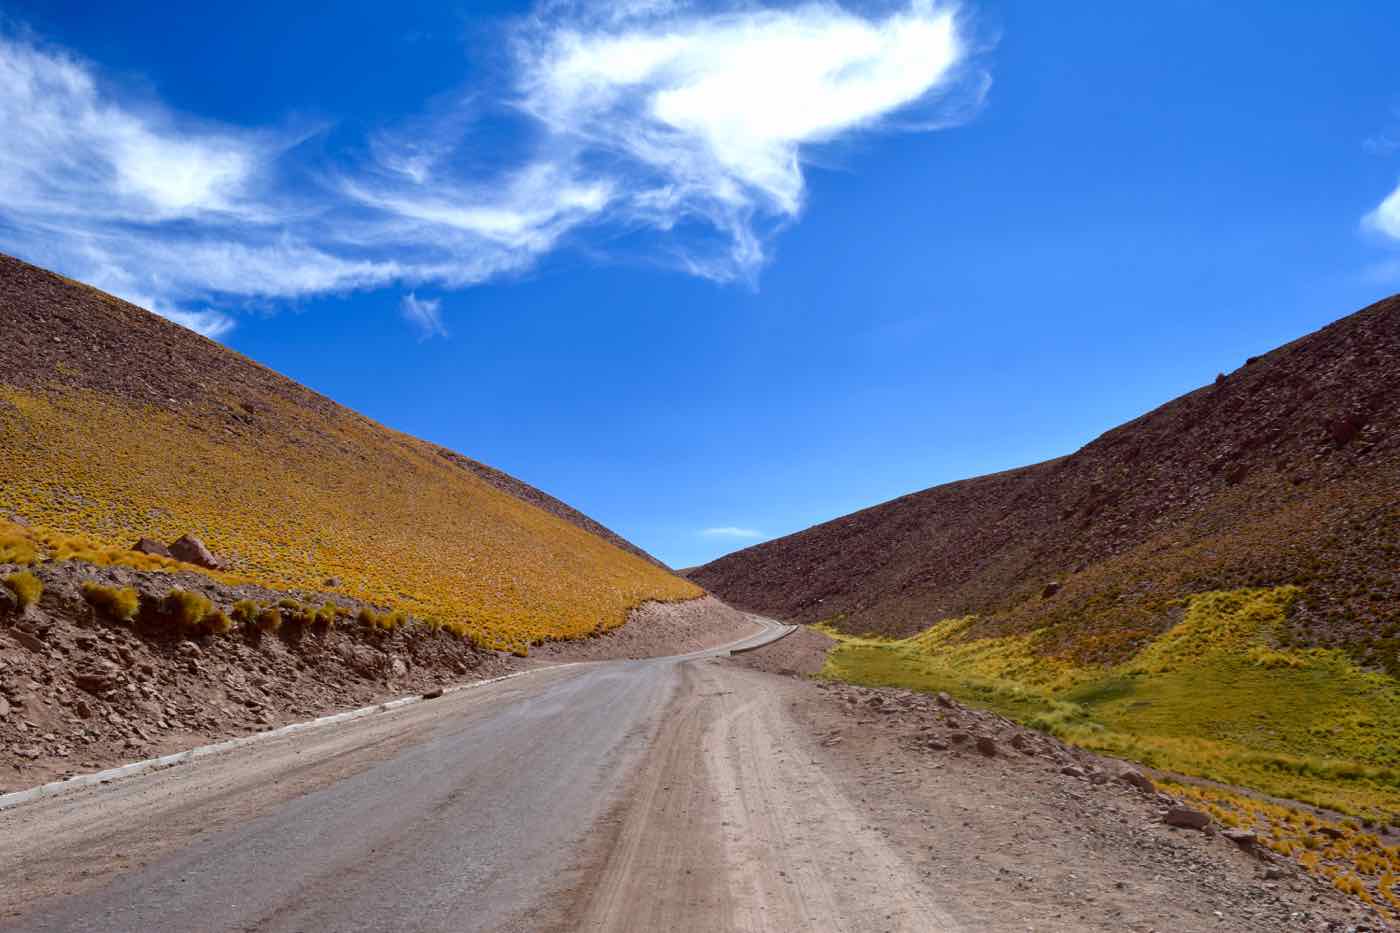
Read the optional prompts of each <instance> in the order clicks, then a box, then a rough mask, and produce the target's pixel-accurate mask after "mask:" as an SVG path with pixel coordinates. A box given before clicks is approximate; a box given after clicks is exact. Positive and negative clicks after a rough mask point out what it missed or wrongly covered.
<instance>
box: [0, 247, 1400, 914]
mask: <svg viewBox="0 0 1400 933" xmlns="http://www.w3.org/2000/svg"><path fill="white" fill-rule="evenodd" d="M0 321H3V324H4V329H3V337H0V456H3V461H0V462H2V463H3V467H2V468H0V580H3V582H4V585H3V587H0V839H3V841H0V873H3V877H5V878H6V879H7V884H6V885H5V886H4V891H3V892H0V926H3V927H4V928H12V929H24V930H46V929H52V930H69V929H109V928H121V929H143V930H163V929H168V930H177V929H192V928H211V929H232V928H240V929H268V930H283V929H285V930H292V929H309V928H316V929H365V930H371V929H373V930H385V929H404V930H408V929H413V930H461V929H472V930H477V929H479V930H574V929H589V930H661V929H665V930H692V931H701V930H798V929H821V930H828V929H829V930H853V931H864V930H872V931H874V930H911V931H923V930H983V929H1014V930H1023V929H1034V930H1125V929H1127V930H1139V931H1148V930H1164V929H1174V930H1219V929H1231V930H1236V929H1238V930H1261V931H1262V930H1279V929H1299V930H1378V929H1390V928H1393V927H1394V926H1395V924H1396V918H1397V917H1400V883H1397V875H1398V874H1400V299H1397V298H1392V299H1389V300H1387V301H1384V302H1381V303H1379V304H1377V305H1374V306H1372V307H1370V308H1367V309H1364V310H1362V311H1360V312H1357V313H1356V314H1353V315H1351V316H1349V317H1346V318H1342V319H1341V320H1339V321H1337V322H1336V323H1335V324H1333V325H1331V326H1329V327H1327V328H1324V329H1323V330H1321V331H1319V332H1317V333H1315V334H1311V335H1307V336H1305V337H1302V338H1300V339H1299V340H1296V341H1294V342H1293V343H1290V344H1288V345H1286V346H1284V347H1281V348H1279V349H1277V350H1275V351H1273V352H1271V353H1267V354H1264V355H1262V356H1260V357H1257V358H1253V359H1250V360H1247V361H1241V365H1240V367H1239V368H1238V369H1236V370H1235V371H1233V372H1229V373H1221V374H1219V375H1218V376H1216V377H1215V378H1214V379H1212V380H1209V381H1208V384H1206V385H1204V386H1203V387H1202V388H1200V389H1198V390H1196V391H1195V392H1192V393H1189V394H1187V395H1186V396H1183V397H1182V398H1179V399H1176V400H1174V401H1171V402H1168V403H1166V404H1164V405H1163V406H1162V407H1160V408H1158V409H1156V410H1155V411H1153V412H1150V413H1148V414H1146V415H1143V416H1142V417H1141V418H1138V419H1136V420H1134V421H1132V422H1130V423H1128V424H1126V425H1123V426H1121V427H1119V428H1115V429H1114V430H1112V431H1109V432H1108V433H1106V434H1104V435H1103V436H1102V437H1100V438H1098V439H1096V440H1094V441H1093V442H1091V443H1090V444H1088V445H1086V446H1085V447H1084V448H1082V449H1081V450H1079V451H1076V452H1074V453H1072V454H1069V455H1067V456H1065V457H1061V458H1059V459H1056V460H1052V461H1049V462H1046V463H1041V464H1035V465H1032V466H1028V467H1024V468H1022V469H1019V470H1012V471H1008V472H1004V473H999V474H995V475H991V476H984V477H977V478H973V479H968V480H964V481H961V482H957V483H952V484H948V485H944V486H939V487H934V488H932V489H928V490H924V491H922V492H916V493H913V494H911V495H909V496H905V497H902V498H900V499H896V500H894V501H892V502H888V503H885V504H882V505H877V506H874V507H872V508H869V509H866V510H863V511H861V512H857V513H854V514H852V515H848V516H844V517H840V518H836V519H833V520H832V521H830V522H827V523H825V524H822V525H818V526H815V527H813V528H811V529H808V530H806V531H803V532H799V533H797V534H794V535H789V536H787V537H784V538H779V539H776V540H773V541H768V542H765V543H763V544H759V545H756V546H755V547H752V548H748V549H745V550H741V551H738V552H735V553H733V554H730V555H727V556H725V557H723V558H720V559H719V560H716V561H714V562H712V563H710V564H707V565H705V566H702V567H698V568H691V569H689V570H687V571H684V572H675V571H673V570H672V569H671V568H668V567H666V566H664V565H663V564H662V563H661V562H659V561H657V560H656V559H654V558H653V557H651V556H650V555H648V554H647V553H646V552H645V551H643V550H642V549H640V548H638V547H637V546H635V545H634V544H632V543H631V542H628V541H626V540H625V539H623V538H621V537H620V536H618V535H617V534H615V533H614V532H612V531H610V530H609V529H607V528H606V527H604V526H603V525H601V524H599V523H598V522H596V521H595V520H593V519H591V518H589V517H587V516H585V515H583V514H582V513H580V512H578V511H577V510H575V509H573V508H572V507H570V506H569V505H567V504H565V503H563V502H561V501H559V500H558V499H555V498H554V497H552V496H550V495H548V494H547V493H545V492H543V491H541V490H539V489H536V488H534V487H532V486H529V485H527V484H525V483H523V482H520V481H519V480H516V479H515V478H513V477H510V476H508V475H507V474H504V473H502V472H500V471H497V470H495V469H493V468H491V467H488V466H486V465H484V464H481V463H479V462H477V461H475V460H472V459H471V458H469V457H467V456H465V455H463V454H460V453H457V452H455V451H450V450H446V449H444V448H441V447H438V446H436V445H432V444H429V443H427V442H424V441H421V440H418V439H416V438H413V437H409V436H406V435H403V434H401V433H398V432H395V431H393V430H390V429H388V428H385V427H383V426H381V425H378V424H376V423H375V422H373V421H371V420H369V419H367V418H365V417H363V416H361V415H359V414H357V413H355V412H352V411H350V410H348V409H345V408H343V407H341V406H339V405H337V404H336V403H335V402H333V401H331V400H330V399H327V398H325V397H323V396H321V395H318V394H316V393H314V392H312V391H310V390H309V389H306V388H304V387H302V386H300V385H297V384H296V383H294V382H292V381H290V380H288V379H285V378H284V377H282V376H280V375H278V374H276V373H274V372H272V371H270V370H268V369H266V368H264V367H262V366H260V365H259V364H257V363H256V362H254V361H252V360H248V359H246V358H244V357H242V356H239V355H238V354H236V353H234V352H232V351H230V350H228V349H226V348H224V347H222V346H220V345H218V344H217V343H214V342H212V341H209V340H206V339H204V338H202V337H199V336H197V335H195V334H193V333H191V332H189V331H186V330H184V329H182V328H180V327H178V326H177V325H174V324H172V323H170V322H167V321H165V320H163V319H161V318H158V317H156V316H155V315H152V314H150V313H148V312H146V311H144V310H142V309H140V308H137V307H135V306H133V305H130V304H128V303H126V302H123V301H120V300H118V299H116V298H113V297H112V296H109V295H105V294H103V293H102V292H99V291H97V290H94V289H92V288H90V287H88V286H86V285H83V284H81V283H78V282H74V281H72V280H69V279H65V278H62V277H61V276H57V275H54V274H52V273H49V272H46V271H44V270H41V269H38V268H36V267H34V266H30V265H28V264H25V263H22V262H20V261H18V260H14V259H10V258H8V257H0ZM395 700H405V701H407V702H404V703H393V702H392V701H395ZM386 703H390V704H392V705H390V706H388V707H381V706H380V704H386ZM357 709H358V710H361V712H360V713H358V714H357V716H356V718H354V719H352V720H338V721H335V722H330V723H326V724H322V725H318V726H316V727H314V728H303V727H302V726H300V725H299V724H301V723H304V722H306V721H307V720H311V719H314V718H316V717H321V716H327V715H331V714H336V713H341V712H345V711H349V710H357ZM288 727H292V728H290V729H288ZM230 740H237V741H236V742H234V743H233V744H228V745H224V746H220V747H219V748H215V749H212V750H207V751H201V752H200V753H199V754H198V755H183V753H185V752H186V751H188V750H189V749H193V748H203V747H207V746H209V745H210V744H211V743H220V742H223V743H227V742H229V741H230ZM244 740H247V741H244ZM159 756H172V757H171V758H170V759H168V760H166V761H164V762H162V763H159V764H157V765H141V766H139V767H138V768H137V769H136V771H133V772H131V773H121V774H117V773H111V774H109V775H108V776H105V777H102V778H100V779H96V778H89V777H87V776H90V775H92V774H94V773H95V772H100V771H102V770H103V769H108V768H115V767H120V766H123V765H125V764H127V763H132V762H139V761H145V762H149V761H151V760H152V759H155V758H158V757H159ZM39 788H42V790H39Z"/></svg>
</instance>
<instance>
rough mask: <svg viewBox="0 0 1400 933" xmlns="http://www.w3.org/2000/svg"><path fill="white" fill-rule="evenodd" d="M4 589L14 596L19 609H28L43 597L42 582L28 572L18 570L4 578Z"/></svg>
mask: <svg viewBox="0 0 1400 933" xmlns="http://www.w3.org/2000/svg"><path fill="white" fill-rule="evenodd" d="M5 588H6V589H8V590H9V591H10V592H11V593H14V594H15V599H16V600H17V601H18V602H19V607H20V608H21V609H28V608H29V607H30V606H32V605H34V604H35V603H37V602H38V601H39V597H40V596H43V595H44V581H43V580H40V579H39V578H38V577H36V576H34V574H32V573H30V572H29V571H28V570H20V571H18V572H16V573H12V574H10V575H9V576H8V577H6V578H5Z"/></svg>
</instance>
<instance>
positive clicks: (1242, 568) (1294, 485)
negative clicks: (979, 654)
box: [689, 296, 1400, 669]
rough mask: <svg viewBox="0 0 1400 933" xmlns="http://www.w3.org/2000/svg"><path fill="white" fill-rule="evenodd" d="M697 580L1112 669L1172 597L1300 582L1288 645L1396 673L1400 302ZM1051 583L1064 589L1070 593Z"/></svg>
mask: <svg viewBox="0 0 1400 933" xmlns="http://www.w3.org/2000/svg"><path fill="white" fill-rule="evenodd" d="M689 576H690V577H691V579H693V580H695V581H696V582H697V583H699V584H701V585H702V586H704V587H706V588H708V589H710V590H711V591H713V592H715V593H716V594H718V595H719V596H721V597H722V598H724V599H726V600H728V601H730V602H732V603H734V604H736V605H739V606H742V607H744V608H746V609H751V610H755V611H760V612H764V613H767V614H770V615H774V616H777V617H779V618H784V619H789V620H798V621H803V622H815V621H820V620H831V621H833V622H835V624H837V625H838V626H840V627H841V628H843V629H845V630H848V631H852V632H880V633H885V634H891V635H908V634H911V633H913V632H915V631H918V630H920V629H922V628H925V627H927V626H928V625H930V624H932V623H934V622H936V621H938V620H940V619H943V618H948V617H954V616H964V615H968V614H977V615H978V616H979V617H980V621H979V622H978V624H977V625H976V626H974V628H973V629H972V630H970V636H971V635H978V634H990V633H993V632H998V633H1005V632H1020V631H1029V630H1032V629H1045V630H1047V632H1048V633H1049V635H1050V637H1048V638H1045V639H1043V640H1040V641H1039V642H1038V644H1041V645H1042V646H1044V647H1043V649H1042V650H1052V651H1055V652H1056V653H1062V654H1067V655H1069V656H1072V657H1074V658H1076V659H1077V660H1081V661H1107V660H1116V659H1119V658H1122V657H1124V656H1126V655H1127V654H1128V653H1130V652H1131V651H1132V650H1133V649H1134V648H1135V647H1137V646H1138V645H1140V644H1142V643H1143V642H1144V641H1145V640H1146V639H1147V638H1148V637H1150V636H1151V635H1153V634H1155V633H1158V632H1160V631H1162V630H1164V629H1165V628H1166V627H1168V626H1169V625H1170V624H1171V623H1172V621H1173V620H1174V619H1175V618H1177V617H1178V615H1179V609H1178V604H1176V603H1174V600H1177V599H1179V598H1180V597H1183V596H1187V595H1190V594H1193V593H1198V592H1203V591H1208V590H1219V589H1234V588H1239V587H1244V586H1276V585H1284V584H1297V585H1299V586H1301V587H1302V588H1303V590H1304V595H1303V597H1302V598H1301V599H1300V600H1299V602H1298V604H1297V605H1296V607H1295V609H1294V612H1293V614H1292V617H1291V620H1290V626H1291V630H1290V631H1289V632H1288V633H1287V634H1286V635H1285V638H1288V639H1290V640H1292V641H1294V642H1295V643H1297V644H1300V645H1315V644H1321V645H1343V646H1347V647H1348V648H1349V649H1351V650H1352V651H1353V653H1354V654H1356V655H1357V656H1358V657H1359V658H1361V659H1362V660H1364V661H1368V662H1373V663H1382V664H1384V665H1385V666H1387V667H1391V668H1392V669H1396V668H1397V667H1400V660H1397V654H1396V648H1397V644H1400V642H1397V636H1398V635H1400V296H1397V297H1392V298H1389V299H1387V300H1385V301H1382V302H1379V303H1377V304H1375V305H1372V306H1371V307H1369V308H1366V309H1365V310H1363V311H1360V312H1358V313H1356V314H1353V315H1351V316H1350V317H1347V318H1344V319H1342V320H1340V321H1337V322H1336V323H1334V324H1332V325H1330V326H1329V327H1326V328H1324V329H1322V330H1320V331H1318V332H1316V333H1314V334H1311V335H1309V336H1307V337H1304V338H1302V339H1300V340H1296V341H1294V342H1293V343H1290V344H1288V345H1286V346H1283V347H1280V348H1279V349H1277V350H1274V351H1273V352H1271V353H1268V354H1266V355H1264V356H1262V357H1256V358H1252V359H1250V360H1248V361H1247V362H1246V363H1245V365H1244V366H1242V367H1241V368H1240V369H1238V370H1236V371H1235V372H1233V373H1231V374H1229V375H1222V376H1220V377H1219V378H1218V379H1216V381H1215V382H1214V383H1213V384H1211V385H1208V386H1205V387H1203V388H1201V389H1197V390H1196V391H1194V392H1191V393H1190V394H1188V395H1185V396H1182V397H1181V398H1178V399H1176V400H1175V401H1172V402H1170V403H1168V404H1166V405H1164V406H1162V407H1161V408H1158V409H1157V410H1155V411H1152V412H1150V413H1148V414H1146V415H1143V416H1142V417H1140V418H1138V419H1136V420H1134V421H1131V422H1129V423H1128V424H1125V425H1123V426H1121V427H1118V428H1115V429H1113V430H1112V431H1109V432H1108V433H1106V434H1104V435H1103V436H1102V437H1099V438H1098V439H1097V440H1095V441H1093V442H1092V443H1090V444H1088V445H1086V446H1085V447H1084V448H1082V449H1081V450H1079V451H1077V452H1075V453H1073V454H1071V455H1070V456H1067V457H1062V458H1060V459H1057V460H1051V461H1047V462H1045V463H1039V464H1035V465H1033V466H1028V467H1023V468H1021V469H1017V470H1009V471H1007V472H1004V473H998V474H993V475H990V476H981V477H977V478H975V479H968V480H963V481H961V482H956V483H949V484H947V485H944V486H937V487H934V488H932V489H927V490H924V491H923V492H918V493H914V494H911V495H908V496H904V497H902V498H899V499H895V500H893V501H891V502H887V503H884V504H883V505H878V506H875V507H873V508H869V509H865V510H864V511H861V512H856V513H854V514H852V515H848V516H845V517H844V518H838V519H835V520H834V521H830V522H827V523H825V524H822V525H817V526H815V527H813V528H810V529H808V530H806V531H803V532H800V533H798V534H794V535H790V536H788V537H786V538H781V539H778V540H776V541H769V542H766V543H764V544H760V545H757V546H755V547H751V548H748V549H746V550H743V551H739V552H736V553H734V554H730V555H727V556H725V557H722V558H720V559H719V560H716V561H714V562H712V563H710V564H707V565H706V566H704V567H701V568H698V569H696V570H694V571H692V572H691V573H690V574H689ZM1054 584H1059V589H1058V592H1053V593H1052V591H1053V590H1054V589H1055V586H1054Z"/></svg>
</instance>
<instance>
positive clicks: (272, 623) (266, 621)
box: [257, 606, 282, 633]
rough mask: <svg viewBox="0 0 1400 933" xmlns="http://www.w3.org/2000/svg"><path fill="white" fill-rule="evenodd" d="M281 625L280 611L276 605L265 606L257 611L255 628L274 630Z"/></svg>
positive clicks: (266, 630)
mask: <svg viewBox="0 0 1400 933" xmlns="http://www.w3.org/2000/svg"><path fill="white" fill-rule="evenodd" d="M281 627H282V612H281V610H279V609H278V608H277V607H276V606H265V607H263V608H262V609H260V610H259V611H258V618H257V629H258V631H260V632H269V633H270V632H275V631H277V630H278V629H279V628H281Z"/></svg>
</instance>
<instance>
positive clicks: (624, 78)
mask: <svg viewBox="0 0 1400 933" xmlns="http://www.w3.org/2000/svg"><path fill="white" fill-rule="evenodd" d="M506 30H507V36H506V37H505V38H506V40H507V46H508V48H509V50H510V57H509V68H508V75H507V78H506V79H505V83H504V84H502V85H500V86H496V87H474V88H467V89H459V90H458V91H457V92H454V94H453V95H452V96H451V97H449V98H445V99H439V100H437V101H434V102H405V108H404V109H405V111H406V112H408V113H410V116H408V117H406V118H404V119H402V120H401V121H399V122H398V123H397V124H396V125H392V126H385V127H380V128H378V129H376V130H374V131H373V132H371V133H370V134H368V135H367V136H366V137H365V138H364V140H363V141H362V143H360V144H358V145H355V146H351V147H349V148H346V149H343V150H341V151H331V152H324V151H323V150H320V149H318V152H317V154H315V155H309V154H306V153H304V152H303V151H302V147H301V146H300V144H301V143H302V142H303V141H304V140H305V139H306V138H307V137H308V135H310V134H313V133H315V132H316V131H317V130H318V129H319V128H318V127H299V128H298V127H292V128H281V129H272V128H251V129H250V128H246V127H236V126H229V125H225V124H221V123H218V122H216V121H213V120H209V119H205V118H202V117H199V116H197V115H189V114H181V113H176V112H174V111H172V110H171V109H170V108H168V107H165V106H163V105H162V104H161V103H160V102H159V101H156V100H150V99H141V100H133V99H131V98H130V97H129V96H127V95H124V94H123V93H121V92H120V90H119V89H118V88H117V87H116V86H115V85H114V84H112V83H111V82H109V81H107V80H106V79H104V77H103V74H102V72H101V69H100V67H99V66H97V65H96V64H94V63H91V62H87V61H85V60H83V59H81V58H79V57H77V56H76V55H74V54H73V53H71V52H70V51H67V50H65V49H62V48H60V47H56V46H54V45H51V44H47V43H45V42H43V41H40V40H39V39H37V38H35V37H34V36H32V35H29V34H26V33H21V32H16V31H14V30H9V31H5V32H0V125H3V126H5V127H6V131H5V132H4V133H3V134H0V248H4V249H7V250H9V251H12V252H16V253H19V254H20V255H22V256H24V257H25V258H28V259H31V260H33V261H36V262H39V263H42V264H45V265H49V266H52V267H54V268H57V269H59V270H60V271H62V272H64V273H66V274H69V275H72V276H74V277H77V278H81V279H85V280H87V281H91V282H93V283H94V284H96V285H98V286H99V287H102V288H105V289H107V290H109V291H112V292H114V293H116V294H119V295H121V296H123V297H126V298H128V299H131V300H134V301H137V302H139V303H142V304H145V305H146V306H148V307H151V308H152V309H153V310H156V311H158V312H160V313H162V314H165V315H166V316H168V317H171V318H172V319H175V320H178V321H180V322H181V323H184V324H186V325H187V326H191V327H194V328H195V329H197V330H201V331H202V332H204V333H207V334H210V335H215V336H217V335H219V334H223V333H227V332H228V330H229V329H230V328H231V327H233V326H234V324H235V321H236V315H237V313H238V312H239V310H241V309H242V308H244V307H246V306H248V305H249V304H250V303H256V304H259V305H261V306H266V305H268V304H276V303H278V302H286V301H293V300H297V299H301V298H305V297H308V296H315V295H320V294H327V293H336V292H345V291H351V290H356V289H371V288H382V287H386V286H398V287H401V288H404V289H406V290H408V295H409V297H410V298H412V301H409V300H408V299H405V301H404V302H403V304H402V306H401V311H402V313H403V314H404V316H405V317H407V318H409V319H410V320H411V321H413V322H414V323H415V325H416V326H418V327H420V329H421V330H422V331H423V332H424V333H425V334H428V335H432V334H443V333H445V332H446V331H445V327H444V326H443V322H442V320H441V317H440V309H438V308H434V309H433V310H432V312H431V314H426V308H425V307H424V303H423V302H422V300H420V299H417V298H416V297H414V293H413V292H412V289H414V288H416V287H421V286H425V285H430V286H434V287H438V288H445V289H453V288H462V287H466V286H470V285H473V284H476V283H480V282H483V281H486V280H489V279H492V278H496V277H499V276H502V275H509V274H514V273H518V272H520V271H522V270H525V269H528V268H530V267H531V266H532V265H533V264H534V263H535V262H537V261H538V260H539V258H540V257H542V256H544V255H546V254H548V253H550V252H551V251H554V250H556V249H559V248H560V247H561V246H563V245H565V244H566V243H567V242H570V241H571V240H573V239H575V238H580V237H583V236H584V232H585V231H588V230H596V231H598V236H597V240H598V242H600V243H605V242H611V241H612V239H613V238H614V237H615V236H616V234H617V233H618V232H620V231H624V232H637V231H641V232H643V233H645V234H647V237H646V241H647V243H648V246H647V247H646V253H647V258H649V259H652V260H656V261H663V262H669V263H674V264H676V265H678V266H679V267H681V268H682V269H685V270H687V271H689V272H691V273H693V274H696V275H702V276H706V277H709V278H712V279H716V280H721V281H728V280H733V279H746V280H752V279H753V278H754V277H755V275H756V274H757V272H758V270H759V269H760V268H761V266H762V264H763V263H764V262H765V261H766V259H767V258H768V255H769V252H770V246H769V244H770V242H771V239H772V237H773V236H774V235H775V234H776V232H777V231H779V230H780V229H781V228H782V227H783V226H784V225H786V224H788V223H791V222H793V221H794V220H795V219H797V218H798V217H799V216H800V214H801V211H802V209H803V206H804V204H805V200H806V182H805V178H804V170H803V166H804V164H805V163H806V162H807V160H808V159H809V157H810V156H811V154H812V152H813V150H814V148H815V147H819V146H822V145H823V144H827V143H831V142H833V141H836V140H839V139H845V138H849V137H850V136H851V135H852V134H854V133H859V132H870V131H875V130H881V129H892V128H896V129H907V128H909V127H911V126H912V127H921V128H929V127H933V126H937V125H942V124H946V123H948V122H950V121H955V120H956V119H957V118H958V117H959V116H961V115H965V114H966V113H968V112H970V109H969V108H970V107H971V109H975V106H976V104H977V103H978V102H979V101H980V99H981V93H982V91H984V90H985V86H986V80H985V76H983V75H981V74H980V73H979V72H978V71H977V70H976V69H975V68H973V67H972V66H971V64H970V62H971V60H972V55H971V49H970V43H969V40H968V38H967V36H966V29H965V28H964V25H963V22H962V20H961V19H960V14H959V12H958V11H957V9H956V8H954V7H952V6H949V5H940V4H935V3H933V2H931V0H912V2H911V3H910V4H909V5H908V6H906V7H904V8H901V9H896V10H894V11H893V12H885V13H882V14H878V15H877V14H871V13H863V12H861V11H860V10H859V9H857V8H854V7H843V6H838V5H835V4H832V3H801V4H795V5H787V6H783V7H779V8H770V9H755V8H752V7H747V6H734V7H729V8H714V7H709V8H706V9H701V8H698V7H695V6H692V5H691V4H688V3H683V2H679V0H632V2H629V3H624V4H608V3H601V2H558V0H556V2H546V3H544V4H542V5H541V6H539V7H538V8H537V9H536V10H535V11H534V12H533V13H532V14H531V15H529V16H528V17H524V18H522V19H519V20H516V21H514V22H513V23H511V24H509V26H507V27H506ZM481 113H490V114H492V115H493V116H494V117H495V118H496V119H495V124H496V125H497V126H499V125H508V126H509V134H510V135H509V137H508V138H505V137H502V136H500V135H499V133H498V135H494V136H490V137H485V138H483V137H481V136H479V135H478V134H477V133H476V128H475V121H476V119H477V116H478V115H479V114H481ZM896 116H897V117H898V118H899V119H900V120H901V124H900V126H899V127H892V126H891V124H890V120H891V119H892V118H894V117H896ZM484 150H490V152H489V153H486V154H484ZM410 308H415V309H417V310H416V311H410ZM425 322H427V326H425Z"/></svg>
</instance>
